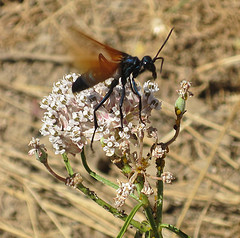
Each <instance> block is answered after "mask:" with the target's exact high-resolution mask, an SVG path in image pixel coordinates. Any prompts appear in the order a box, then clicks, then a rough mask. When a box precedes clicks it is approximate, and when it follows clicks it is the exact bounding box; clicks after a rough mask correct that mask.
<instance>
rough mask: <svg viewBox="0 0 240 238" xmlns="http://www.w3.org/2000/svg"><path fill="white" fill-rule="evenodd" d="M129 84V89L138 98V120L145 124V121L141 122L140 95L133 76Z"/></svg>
mask: <svg viewBox="0 0 240 238" xmlns="http://www.w3.org/2000/svg"><path fill="white" fill-rule="evenodd" d="M130 85H131V89H132V91H133V93H134V94H136V95H137V96H138V100H139V104H138V111H139V119H140V122H141V123H143V124H144V125H146V124H145V122H143V120H142V115H141V112H142V97H141V95H140V93H139V92H138V89H137V85H136V82H135V80H134V78H132V80H130Z"/></svg>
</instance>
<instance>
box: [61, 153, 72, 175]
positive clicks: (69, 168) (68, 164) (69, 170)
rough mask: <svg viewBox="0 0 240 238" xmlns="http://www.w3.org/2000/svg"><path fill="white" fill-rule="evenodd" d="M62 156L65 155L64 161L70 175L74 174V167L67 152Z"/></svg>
mask: <svg viewBox="0 0 240 238" xmlns="http://www.w3.org/2000/svg"><path fill="white" fill-rule="evenodd" d="M62 157H63V161H64V163H65V166H66V169H67V172H68V174H69V176H70V177H71V176H73V169H72V167H71V165H70V163H69V159H68V157H67V154H66V153H64V154H62Z"/></svg>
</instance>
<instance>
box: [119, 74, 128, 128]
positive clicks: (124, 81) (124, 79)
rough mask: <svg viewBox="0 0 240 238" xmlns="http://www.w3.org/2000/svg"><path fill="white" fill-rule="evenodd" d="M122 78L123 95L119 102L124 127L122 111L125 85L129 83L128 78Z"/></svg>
mask: <svg viewBox="0 0 240 238" xmlns="http://www.w3.org/2000/svg"><path fill="white" fill-rule="evenodd" d="M121 80H122V95H121V99H120V103H119V109H120V119H121V127H122V128H123V113H122V105H123V100H124V98H125V85H126V83H127V80H126V78H125V77H124V78H121Z"/></svg>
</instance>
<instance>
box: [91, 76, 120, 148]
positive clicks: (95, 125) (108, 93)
mask: <svg viewBox="0 0 240 238" xmlns="http://www.w3.org/2000/svg"><path fill="white" fill-rule="evenodd" d="M117 85H118V79H114V80H113V81H112V83H111V85H110V89H109V91H108V92H107V94H106V95H105V96H104V98H103V99H102V101H101V102H100V103H99V104H98V105H97V106H96V107H95V109H94V111H93V118H94V132H93V136H92V139H91V149H92V150H93V147H92V145H93V140H94V136H95V133H96V130H97V128H98V123H97V115H96V112H97V110H98V109H99V108H100V107H101V106H102V105H103V104H104V103H105V102H106V100H107V99H108V98H109V97H110V95H111V93H112V92H113V89H114V88H115V87H116V86H117Z"/></svg>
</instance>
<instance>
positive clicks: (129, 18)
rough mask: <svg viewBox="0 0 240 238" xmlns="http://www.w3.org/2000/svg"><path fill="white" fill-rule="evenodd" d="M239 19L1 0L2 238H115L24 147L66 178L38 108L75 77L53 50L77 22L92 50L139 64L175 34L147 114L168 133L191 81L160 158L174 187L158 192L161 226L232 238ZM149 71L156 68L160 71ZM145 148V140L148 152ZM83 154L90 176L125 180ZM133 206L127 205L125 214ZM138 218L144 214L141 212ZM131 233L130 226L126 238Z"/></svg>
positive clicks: (239, 218) (109, 193)
mask: <svg viewBox="0 0 240 238" xmlns="http://www.w3.org/2000/svg"><path fill="white" fill-rule="evenodd" d="M239 12H240V2H239V1H236V0H222V1H217V0H209V1H205V0H203V1H188V0H181V1H176V0H175V1H167V0H165V1H158V0H147V1H143V0H138V1H137V0H132V1H124V0H116V1H114V0H111V1H110V0H102V1H97V0H75V1H73V0H72V1H70V0H41V1H40V0H19V1H14V0H12V1H11V0H0V95H1V97H0V160H1V166H0V236H1V237H4V238H10V237H44V238H46V237H49V238H51V237H84V238H85V237H100V238H101V237H104V238H105V237H116V235H117V234H118V231H119V229H120V227H121V225H122V224H123V223H122V222H121V221H119V220H118V219H117V218H114V217H113V216H112V215H109V214H108V213H107V212H106V211H105V210H103V209H102V208H99V207H98V206H97V205H96V204H95V203H94V202H92V201H90V200H88V199H86V198H85V197H84V196H83V195H82V194H81V193H80V192H78V191H75V190H74V189H72V188H69V187H66V186H65V185H64V184H61V183H60V182H59V181H56V180H55V179H54V178H52V177H51V175H50V174H49V173H48V172H47V171H46V169H45V168H44V167H43V166H42V164H40V163H39V162H38V161H36V159H35V158H33V157H29V156H28V154H27V152H28V150H29V148H28V146H27V145H28V143H29V141H30V139H31V138H32V137H33V136H34V137H39V138H40V139H41V142H42V143H45V145H46V147H47V149H48V153H49V163H50V164H51V166H52V167H53V168H54V169H55V170H56V171H57V172H58V173H59V174H62V175H63V176H67V173H66V171H65V169H64V164H63V163H62V159H61V158H60V156H57V155H55V154H54V151H53V149H52V146H51V144H50V143H49V142H48V138H42V137H41V136H40V134H39V129H40V128H41V117H42V115H43V112H42V110H40V108H39V102H40V101H41V99H42V98H43V97H44V96H47V95H48V94H49V93H50V92H51V88H52V84H53V83H54V82H56V81H58V80H59V79H61V78H62V76H63V75H64V74H67V73H69V72H76V73H78V71H77V69H75V68H74V67H73V66H71V59H70V58H69V56H68V55H67V54H66V52H67V51H66V46H65V45H64V44H63V43H62V41H61V35H62V32H63V31H64V29H65V28H66V26H69V25H71V24H75V25H77V26H78V27H79V29H81V30H82V31H83V32H85V33H87V34H89V35H91V36H92V37H93V38H95V39H97V40H98V41H100V42H104V43H106V44H108V45H110V46H112V47H114V48H116V49H118V50H121V51H124V52H126V53H128V54H131V55H133V56H135V55H136V56H138V57H139V58H141V57H142V56H144V55H151V56H155V55H156V53H157V51H158V49H159V48H160V46H161V45H162V43H163V42H164V40H165V38H166V37H167V35H168V33H169V31H170V29H171V28H172V27H174V32H173V34H172V35H171V37H170V39H169V40H168V42H167V44H166V45H165V47H164V49H163V50H162V52H161V56H162V57H164V58H165V61H164V65H163V72H162V74H161V75H160V74H158V78H157V82H158V84H159V87H160V91H159V93H158V95H157V96H158V98H159V99H160V100H162V102H163V110H161V111H160V112H155V113H153V117H152V121H153V124H154V126H156V127H157V128H158V131H159V138H160V139H161V140H162V141H167V139H168V138H170V137H171V135H172V133H173V129H172V127H173V125H174V119H175V116H174V102H175V100H176V98H177V94H176V90H177V89H178V88H179V83H180V82H181V81H182V80H188V81H191V82H192V85H193V88H192V92H193V93H194V97H193V98H190V100H188V102H187V108H186V109H187V113H186V114H185V116H184V119H183V122H182V128H181V129H182V130H181V133H180V136H179V137H178V139H177V141H176V142H175V143H174V144H173V145H172V146H171V147H170V153H169V155H168V156H167V158H166V169H165V170H166V171H171V172H172V173H173V174H174V176H175V177H176V180H175V182H174V183H173V184H172V185H166V186H165V188H164V196H165V201H164V214H163V222H164V223H170V224H172V225H176V226H177V227H180V228H181V229H182V230H183V231H184V232H185V233H187V234H188V235H190V236H192V237H195V238H196V237H224V238H225V237H239V234H240V175H239V170H240V169H239V168H240V123H239V122H240V113H239V111H240V14H239ZM156 65H157V68H158V70H159V69H160V63H156ZM158 72H159V71H158ZM148 79H151V74H150V73H144V74H143V75H141V77H139V78H138V80H139V81H140V82H141V83H143V82H144V81H146V80H148ZM149 145H150V144H149V143H148V142H147V141H146V148H148V149H149ZM87 154H88V155H89V158H93V159H91V160H90V161H89V164H90V165H91V168H92V169H94V170H96V171H98V173H100V174H104V176H105V177H107V178H109V179H110V180H111V181H113V182H116V179H117V178H120V179H121V180H122V181H124V178H123V176H122V175H121V174H120V173H119V171H118V170H117V169H116V168H115V167H114V166H113V165H111V164H110V163H109V160H108V159H107V158H106V157H105V156H104V154H103V153H102V154H101V153H98V154H95V155H93V154H91V151H90V150H89V149H88V151H87ZM71 163H72V166H73V168H74V170H75V171H76V172H77V171H79V172H81V173H82V174H83V176H85V177H84V181H85V185H86V186H88V187H89V188H90V189H92V190H95V191H96V192H97V194H98V195H99V196H100V197H105V199H106V200H107V201H108V202H109V203H111V204H113V203H114V201H113V198H114V197H115V191H114V190H112V189H109V188H106V187H103V186H102V185H101V184H100V183H98V182H96V181H94V180H93V179H91V178H90V177H89V176H88V174H87V173H86V172H85V171H84V170H83V169H82V166H81V162H80V156H76V157H71ZM100 165H104V166H100ZM153 166H154V163H153ZM152 171H154V170H152ZM153 173H154V172H153ZM153 175H154V174H153ZM153 184H154V181H153ZM133 204H134V201H132V200H131V199H129V201H128V202H127V204H126V205H125V207H124V209H125V210H126V211H128V210H129V209H130V208H131V207H132V206H133ZM135 219H136V220H139V221H141V220H142V219H143V217H142V215H141V214H137V215H136V216H135ZM133 234H134V229H129V231H128V233H127V234H126V236H125V237H133ZM164 235H165V236H164V237H172V236H171V234H170V233H167V232H165V233H164Z"/></svg>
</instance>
